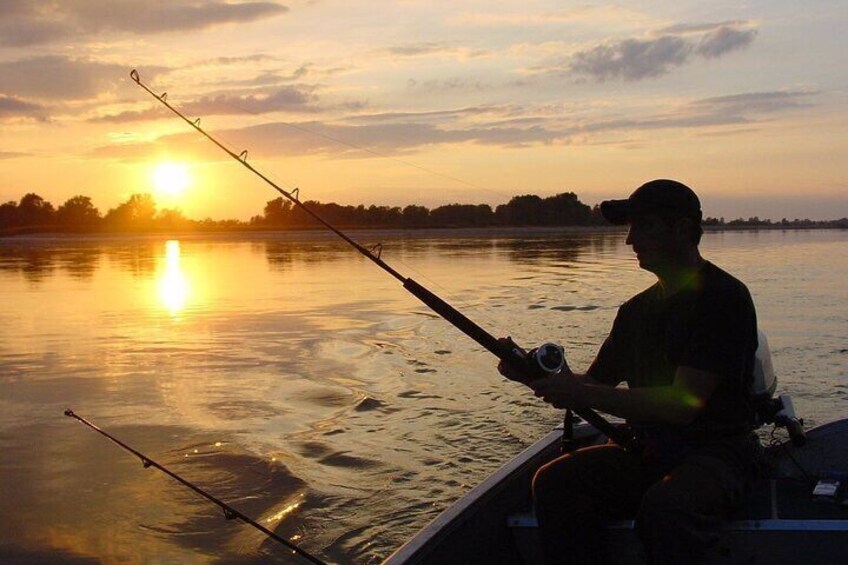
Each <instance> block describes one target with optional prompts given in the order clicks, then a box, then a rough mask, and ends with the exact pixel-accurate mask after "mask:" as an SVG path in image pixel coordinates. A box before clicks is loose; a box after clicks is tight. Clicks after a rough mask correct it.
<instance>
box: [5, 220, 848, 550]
mask: <svg viewBox="0 0 848 565" xmlns="http://www.w3.org/2000/svg"><path fill="white" fill-rule="evenodd" d="M355 236H356V238H357V240H359V241H361V242H362V243H363V244H370V243H372V242H373V243H376V242H380V241H381V242H383V244H384V249H385V250H384V252H383V256H384V259H385V260H386V261H387V262H388V263H389V264H391V265H392V266H393V267H394V268H396V269H397V270H398V271H400V272H401V273H402V274H404V275H407V276H411V277H412V278H414V279H416V280H417V281H418V282H420V283H422V284H424V285H425V286H427V287H428V288H430V289H431V290H433V291H435V292H436V293H437V294H439V295H441V296H442V297H443V298H446V299H447V300H448V301H449V302H451V303H452V304H454V305H455V306H457V307H459V308H460V309H461V310H462V311H463V312H464V313H466V314H467V315H468V316H469V317H470V318H471V319H473V320H475V321H477V322H478V323H480V324H481V325H482V326H483V327H485V328H487V329H488V330H490V331H491V332H492V333H493V334H496V335H511V336H512V337H513V338H514V339H515V340H516V341H518V342H519V343H523V344H538V343H541V342H544V341H550V340H555V341H561V342H562V343H563V344H564V345H565V346H566V349H567V352H568V356H569V361H570V364H571V366H572V367H573V368H575V369H576V370H581V369H585V368H586V367H587V366H588V364H589V363H590V362H591V359H592V357H593V355H594V352H595V350H596V348H597V347H598V345H599V344H600V342H601V341H602V339H603V338H604V336H605V335H606V332H607V331H608V329H609V327H610V325H611V323H612V319H613V316H614V314H615V309H616V307H617V306H618V305H619V304H620V303H621V302H622V301H623V300H625V299H626V298H627V297H629V296H630V295H632V294H633V293H635V292H637V291H638V290H640V289H642V288H644V287H645V286H647V285H649V284H650V283H651V282H652V281H653V279H652V277H651V276H650V275H649V274H648V273H645V272H644V271H640V270H639V269H638V267H637V264H636V262H635V259H634V258H633V256H632V254H631V252H630V250H629V248H628V247H627V246H626V245H624V242H623V239H624V237H623V234H622V233H620V232H619V233H574V232H564V231H538V232H479V231H477V232H475V231H455V232H422V233H413V234H403V233H394V232H380V233H376V232H358V233H356V234H355ZM702 249H703V251H704V254H705V255H706V256H707V257H708V258H710V259H711V260H713V261H714V262H715V263H717V264H718V265H719V266H721V267H724V268H726V269H727V270H729V271H730V272H732V273H734V274H735V275H737V276H738V277H739V278H741V279H742V280H744V281H745V282H746V283H747V284H748V286H749V288H750V289H751V291H752V294H753V296H754V301H755V303H756V305H757V308H758V314H759V318H760V325H761V327H762V328H764V329H765V330H766V332H767V333H768V334H769V341H770V345H771V349H772V353H773V356H774V364H775V369H776V371H777V372H778V374H779V377H780V390H781V391H782V392H788V393H791V394H792V395H794V398H795V405H796V408H797V410H798V412H799V413H800V414H801V415H802V416H803V417H804V418H805V419H806V421H807V423H808V425H815V424H820V423H824V422H828V421H832V420H835V419H838V418H843V417H845V416H846V410H845V406H846V397H847V396H848V367H847V366H846V365H848V364H846V359H848V348H846V347H848V346H846V343H845V335H846V329H848V328H847V327H846V320H848V301H846V298H848V296H846V294H848V292H846V290H845V289H846V285H845V278H846V275H848V233H846V232H844V231H832V230H831V231H786V232H781V231H761V232H723V233H710V234H707V235H706V236H705V239H704V241H703V243H702ZM0 296H2V297H3V308H2V310H0V391H1V392H2V396H0V424H2V427H0V475H1V476H0V479H2V480H0V560H3V561H5V562H12V561H14V560H15V559H17V560H18V561H20V562H32V561H36V560H38V559H43V560H49V561H53V562H69V563H93V562H102V563H115V562H122V563H252V562H260V561H261V562H276V563H299V562H300V561H298V559H297V558H296V557H292V556H290V555H289V554H287V553H286V552H285V551H283V550H282V548H281V546H279V545H277V544H276V543H274V542H270V541H268V540H265V539H264V538H263V536H262V535H261V534H260V533H258V532H256V531H255V530H253V529H252V528H249V527H248V526H244V525H240V524H238V523H235V522H229V521H226V520H224V519H223V518H222V516H221V514H220V511H219V510H218V509H216V508H215V507H214V506H211V505H210V504H209V503H207V502H205V501H204V500H202V499H200V498H199V497H197V496H196V495H194V494H193V493H191V492H190V491H188V490H187V489H185V488H184V487H180V486H178V485H176V484H175V483H173V481H172V480H171V479H169V478H168V477H166V476H164V475H163V474H161V473H159V472H158V471H155V470H152V469H148V470H144V468H143V467H142V466H141V465H140V463H139V461H138V460H137V459H135V458H134V457H133V456H131V455H129V454H128V453H126V452H124V451H121V450H119V449H118V448H116V447H114V446H113V445H112V444H110V443H109V442H108V441H107V440H105V439H104V438H102V437H101V436H99V435H98V434H96V433H95V432H93V431H91V430H88V429H86V428H84V427H83V426H81V425H79V424H78V423H75V422H74V421H73V420H71V419H69V418H66V417H64V416H63V415H62V412H63V410H64V409H65V408H66V407H72V408H73V409H74V410H75V411H76V412H77V413H78V414H80V415H81V416H83V417H85V418H88V419H89V420H92V421H93V422H94V423H96V424H98V425H99V426H101V427H102V428H104V429H106V430H107V431H109V432H111V433H113V434H114V435H116V436H118V437H119V438H121V439H122V440H123V441H125V442H127V443H129V444H130V445H132V446H133V447H134V448H136V449H138V450H140V451H142V452H144V453H145V454H146V455H148V456H149V457H151V458H153V459H155V460H156V461H158V462H159V463H160V464H162V465H165V466H167V467H169V468H170V469H172V470H173V471H174V472H177V473H179V474H180V475H182V476H184V477H185V478H186V479H188V480H190V481H192V482H194V483H196V484H198V485H200V486H201V487H203V488H205V489H207V490H209V491H210V492H211V493H212V494H214V495H216V496H218V497H219V498H221V499H223V500H225V501H227V502H229V503H230V504H232V505H233V506H235V507H237V508H238V509H239V510H241V511H242V512H244V513H245V514H247V515H249V516H252V517H254V518H256V519H257V520H259V521H261V522H262V523H263V524H264V525H266V526H267V527H269V528H272V529H274V530H275V531H277V532H278V533H280V534H281V535H284V536H286V537H290V538H292V539H293V540H294V541H295V542H296V543H299V544H301V545H302V546H303V547H304V548H306V549H307V550H308V551H311V552H313V553H316V554H318V555H320V556H321V557H322V558H323V559H326V560H329V561H334V562H338V563H378V562H379V561H380V560H381V559H382V558H384V557H386V556H387V555H388V554H389V553H391V551H392V550H393V549H395V548H396V547H398V546H399V545H400V544H402V543H403V542H404V541H405V540H406V539H408V538H409V537H410V536H411V535H412V534H413V533H415V532H416V531H417V530H418V529H419V528H420V527H422V526H423V525H425V524H426V523H427V522H428V521H429V520H431V519H432V518H433V517H435V516H436V515H437V514H438V512H439V511H440V510H442V509H443V508H445V507H446V506H447V505H448V504H450V502H451V501H453V500H455V499H456V498H458V497H459V496H461V495H462V494H463V493H465V492H467V490H468V489H469V488H470V487H472V486H473V485H475V484H476V483H478V482H479V481H481V480H482V479H483V478H484V477H485V476H487V475H488V474H489V473H491V472H493V471H494V470H495V469H497V468H498V467H499V466H500V465H501V464H503V463H504V462H505V461H507V460H508V459H509V458H510V457H511V456H513V455H515V454H516V453H518V452H519V451H520V450H521V449H522V448H524V447H526V446H527V445H529V444H531V443H532V442H533V441H534V440H535V439H537V438H538V437H540V436H541V435H542V434H543V433H544V432H546V431H547V430H548V429H549V428H550V427H551V426H552V425H554V424H555V423H556V422H557V420H559V418H560V413H559V412H557V411H556V410H553V409H550V408H547V407H545V406H544V405H542V404H541V403H540V402H539V401H538V400H536V399H535V398H534V397H533V396H532V395H530V394H528V393H527V392H526V391H525V389H523V388H522V387H521V386H520V385H517V384H514V383H510V382H507V381H504V380H503V379H501V378H500V377H499V376H498V375H497V374H496V371H495V369H494V360H493V358H492V357H491V355H490V354H488V353H486V352H485V351H483V350H482V349H481V348H480V347H478V346H476V345H475V344H473V343H472V342H471V341H469V340H468V338H466V337H465V336H463V335H462V334H460V333H458V332H457V331H456V330H454V329H453V328H452V327H450V326H449V325H448V324H447V323H446V322H444V321H443V320H441V319H439V318H437V317H435V316H434V315H433V314H432V313H431V312H430V311H429V310H428V309H427V308H426V307H424V306H423V305H421V304H420V303H418V302H417V300H416V299H415V298H414V297H412V296H411V295H410V294H408V293H407V292H405V291H404V290H403V289H402V288H401V286H400V284H399V283H398V281H396V280H395V279H393V278H392V277H390V276H388V275H387V274H386V273H385V272H383V271H382V270H380V269H378V268H376V267H375V266H374V265H373V264H372V263H371V262H369V261H368V260H366V259H364V258H362V257H361V256H359V255H358V254H356V253H355V252H353V251H351V250H350V249H349V248H347V247H345V246H344V245H343V244H342V243H340V242H338V241H336V240H335V239H333V238H332V237H331V236H328V235H325V234H319V233H311V232H310V233H301V234H269V235H249V236H202V237H201V236H194V237H188V238H180V239H178V240H176V239H174V240H168V239H167V238H161V237H137V238H132V237H128V238H120V237H103V238H48V237H38V238H18V239H5V240H0Z"/></svg>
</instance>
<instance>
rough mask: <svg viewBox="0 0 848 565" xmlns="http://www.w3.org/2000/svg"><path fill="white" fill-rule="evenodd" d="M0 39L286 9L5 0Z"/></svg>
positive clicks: (201, 2)
mask: <svg viewBox="0 0 848 565" xmlns="http://www.w3.org/2000/svg"><path fill="white" fill-rule="evenodd" d="M3 12H4V15H3V19H2V20H0V45H7V46H17V47H23V46H29V45H37V44H42V43H48V42H51V41H56V40H61V39H66V38H75V39H82V38H85V37H88V36H92V37H93V36H96V34H101V33H108V32H116V33H134V34H155V33H164V32H177V31H193V30H200V29H206V28H209V27H212V26H216V25H221V24H228V23H245V22H250V21H254V20H258V19H262V18H268V17H272V16H277V15H280V14H284V13H286V12H288V8H287V7H285V6H283V5H281V4H278V3H276V2H240V3H233V2H226V1H222V0H159V1H148V2H137V1H136V0H110V1H109V2H108V4H105V3H104V2H102V1H100V0H75V1H73V2H51V1H46V0H4V1H3Z"/></svg>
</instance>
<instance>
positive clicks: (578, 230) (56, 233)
mask: <svg viewBox="0 0 848 565" xmlns="http://www.w3.org/2000/svg"><path fill="white" fill-rule="evenodd" d="M703 228H704V232H705V233H708V232H725V231H800V230H844V229H848V220H845V219H843V220H834V221H831V222H821V223H819V222H816V223H813V224H811V225H791V224H790V225H780V224H777V225H719V226H715V225H706V226H703ZM339 229H340V230H342V231H345V232H355V233H381V234H390V235H393V236H414V235H431V236H432V235H434V234H436V235H438V234H445V235H460V234H463V233H469V234H471V233H473V234H480V235H487V236H492V235H499V234H511V233H522V234H529V235H533V234H539V235H546V234H552V233H563V234H567V233H575V234H591V233H615V232H621V231H627V227H626V226H612V225H610V226H444V227H429V226H428V227H391V226H385V227H376V226H339ZM278 234H296V235H309V236H310V237H314V236H316V235H319V234H326V235H328V236H333V237H338V236H336V234H334V233H332V232H331V231H329V230H327V229H326V228H322V227H316V226H294V227H286V228H280V227H261V228H260V227H238V228H189V229H173V230H165V229H156V230H138V231H105V230H91V231H86V230H61V229H56V227H55V226H49V227H48V226H44V227H28V228H16V229H14V228H13V229H7V230H2V231H0V239H3V240H11V239H25V238H30V237H32V238H34V239H36V238H37V239H63V238H67V239H76V240H79V239H98V238H110V237H114V238H158V237H161V236H171V237H174V236H180V237H186V238H188V237H193V236H200V237H202V236H222V235H234V236H240V235H250V236H271V235H278Z"/></svg>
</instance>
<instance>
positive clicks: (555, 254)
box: [497, 235, 591, 263]
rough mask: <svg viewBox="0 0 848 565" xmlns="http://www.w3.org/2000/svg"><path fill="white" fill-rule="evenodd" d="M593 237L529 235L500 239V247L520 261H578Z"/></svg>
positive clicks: (511, 257)
mask: <svg viewBox="0 0 848 565" xmlns="http://www.w3.org/2000/svg"><path fill="white" fill-rule="evenodd" d="M590 242H591V238H590V237H587V236H584V235H578V236H574V235H564V236H560V237H550V236H548V237H528V238H511V239H506V240H499V241H498V242H497V244H498V247H499V248H503V249H506V250H507V252H508V254H509V257H510V259H512V260H513V261H516V262H519V263H538V261H539V260H549V261H557V262H573V261H576V260H577V259H578V258H579V257H580V254H581V253H582V252H583V251H584V249H585V248H586V247H587V246H589V245H590Z"/></svg>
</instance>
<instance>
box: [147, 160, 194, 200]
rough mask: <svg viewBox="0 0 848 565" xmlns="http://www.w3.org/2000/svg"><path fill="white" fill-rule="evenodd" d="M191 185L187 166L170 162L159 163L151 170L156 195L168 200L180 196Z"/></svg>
mask: <svg viewBox="0 0 848 565" xmlns="http://www.w3.org/2000/svg"><path fill="white" fill-rule="evenodd" d="M190 184H191V174H190V173H189V167H188V165H186V164H184V163H175V162H171V161H167V162H163V163H159V164H158V165H156V167H154V169H153V186H154V188H156V192H157V194H159V195H161V196H166V197H169V198H176V197H179V196H182V194H183V193H184V192H185V190H186V189H187V188H188V187H189V185H190Z"/></svg>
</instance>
